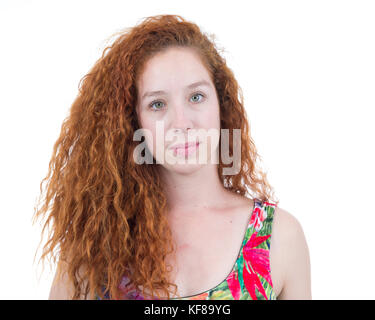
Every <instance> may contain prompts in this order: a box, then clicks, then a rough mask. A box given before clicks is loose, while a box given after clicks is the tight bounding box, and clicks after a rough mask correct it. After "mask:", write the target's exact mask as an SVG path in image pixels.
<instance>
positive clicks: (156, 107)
mask: <svg viewBox="0 0 375 320" xmlns="http://www.w3.org/2000/svg"><path fill="white" fill-rule="evenodd" d="M197 96H202V98H203V97H204V95H203V94H201V93H195V94H194V95H192V97H197ZM201 100H202V99H201ZM201 100H199V99H198V100H197V99H195V101H193V102H200V101H201ZM160 104H164V102H162V101H160V100H155V101H152V102H151V103H150V104H149V108H150V109H152V110H153V111H159V110H161V109H163V107H159V106H160ZM157 105H159V106H157ZM154 106H155V107H154Z"/></svg>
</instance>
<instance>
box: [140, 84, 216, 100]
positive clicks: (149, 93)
mask: <svg viewBox="0 0 375 320" xmlns="http://www.w3.org/2000/svg"><path fill="white" fill-rule="evenodd" d="M199 86H208V87H210V86H211V85H210V83H209V82H208V81H206V80H201V81H197V82H193V83H192V84H189V85H188V86H186V88H187V89H193V88H196V87H199ZM160 94H166V92H165V91H163V90H157V91H149V92H145V93H144V95H143V96H142V99H144V98H145V97H152V96H157V95H160Z"/></svg>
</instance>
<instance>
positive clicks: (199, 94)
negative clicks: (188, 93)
mask: <svg viewBox="0 0 375 320" xmlns="http://www.w3.org/2000/svg"><path fill="white" fill-rule="evenodd" d="M197 96H202V97H204V95H203V94H201V93H196V94H194V95H193V96H192V97H197ZM194 102H199V101H197V100H195V101H194Z"/></svg>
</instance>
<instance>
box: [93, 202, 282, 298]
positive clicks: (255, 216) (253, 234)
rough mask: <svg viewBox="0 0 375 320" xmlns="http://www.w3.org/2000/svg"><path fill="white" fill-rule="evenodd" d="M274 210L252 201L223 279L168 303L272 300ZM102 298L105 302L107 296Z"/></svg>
mask: <svg viewBox="0 0 375 320" xmlns="http://www.w3.org/2000/svg"><path fill="white" fill-rule="evenodd" d="M275 209H276V204H273V203H270V202H267V201H263V202H262V201H261V200H259V199H254V208H253V211H252V214H251V216H250V220H249V223H248V226H247V229H246V232H245V236H244V239H243V242H242V246H241V249H240V252H239V254H238V257H237V260H236V262H235V264H234V266H233V268H232V271H231V272H230V273H229V275H228V276H227V278H226V279H225V280H223V281H222V282H221V283H219V284H218V285H217V286H215V287H214V288H212V289H209V290H208V291H205V292H202V293H199V294H197V295H192V296H186V297H177V298H171V299H170V300H276V294H275V291H274V290H273V284H272V279H271V270H270V259H269V252H270V243H271V232H272V221H273V217H274V213H275ZM128 282H129V279H128V278H127V277H123V279H122V281H121V284H120V289H124V288H125V286H126V285H127V284H128ZM125 291H126V296H124V299H126V300H157V298H152V299H150V298H148V297H144V296H142V294H141V293H140V292H139V291H138V290H132V291H129V290H125V289H124V292H125ZM103 292H104V288H103ZM104 297H105V298H106V299H109V296H108V294H106V295H105V296H104ZM96 299H97V300H100V297H99V296H98V295H96Z"/></svg>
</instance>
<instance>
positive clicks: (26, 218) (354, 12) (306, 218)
mask: <svg viewBox="0 0 375 320" xmlns="http://www.w3.org/2000/svg"><path fill="white" fill-rule="evenodd" d="M156 14H179V15H181V16H183V17H184V18H185V19H187V20H190V21H192V22H195V23H197V24H198V25H199V26H200V27H201V29H202V31H204V32H208V33H214V34H215V35H216V38H217V44H218V45H219V46H221V47H224V48H225V50H226V53H225V58H226V59H227V63H228V66H229V67H230V68H231V69H232V70H233V71H234V74H235V76H236V78H237V80H238V82H239V84H240V86H241V88H242V90H243V93H244V101H245V106H246V109H247V112H248V116H249V120H250V126H251V133H252V136H253V138H254V141H255V143H256V146H257V148H258V151H259V153H260V155H261V156H262V160H263V165H264V168H265V169H266V171H267V172H268V179H269V181H270V183H271V184H272V185H273V186H274V188H275V191H276V195H277V196H278V198H279V199H280V204H279V206H280V207H281V208H283V209H285V210H287V211H288V212H290V213H291V214H292V215H294V216H295V217H296V218H297V219H298V221H299V222H300V223H301V225H302V227H303V230H304V232H305V236H306V239H307V243H308V246H309V251H310V258H311V275H312V295H313V299H374V298H375V293H374V285H375V274H374V272H373V271H374V270H375V258H374V244H375V243H374V237H373V234H374V231H373V228H374V224H375V209H374V206H375V202H374V180H375V169H374V163H375V152H374V142H373V140H374V137H375V129H374V120H375V117H374V113H375V112H374V108H375V90H374V89H375V58H374V57H375V19H374V17H375V4H374V2H373V1H360V0H355V1H343V0H341V1H329V0H324V1H317V0H315V1H230V2H228V1H217V0H216V1H192V0H189V1H184V2H182V1H160V0H159V1H142V0H137V1H109V0H106V1H92V0H91V1H77V0H75V1H66V0H65V1H59V2H58V1H19V0H18V1H14V0H12V1H10V0H9V1H4V0H3V1H1V3H0V36H1V37H0V39H1V40H0V41H1V50H0V85H1V89H0V90H1V100H0V106H1V117H0V121H1V123H0V130H1V132H0V143H1V145H0V146H1V157H0V161H1V163H0V170H1V179H0V181H1V182H0V187H1V190H0V191H1V192H0V195H1V220H0V221H1V222H0V246H1V247H0V250H1V264H0V284H1V290H0V298H1V299H47V298H48V294H49V289H50V285H51V281H52V278H53V274H54V268H55V266H52V267H51V268H48V264H47V266H46V269H45V270H44V272H43V273H41V271H42V268H41V265H39V266H38V265H37V263H36V262H34V260H33V258H34V254H35V251H36V249H37V245H38V243H39V240H40V234H41V226H40V225H38V224H37V225H32V223H31V218H32V215H33V208H34V205H35V202H36V199H37V197H38V196H39V184H40V182H41V180H42V178H44V177H45V175H46V174H47V169H48V163H49V160H50V157H51V154H52V148H53V144H54V142H55V141H56V139H57V138H58V135H59V133H60V129H61V124H62V121H63V119H64V118H65V117H66V116H67V115H68V112H69V109H70V106H71V104H72V102H73V100H74V98H75V96H76V95H77V93H78V83H79V80H80V79H81V78H82V77H83V76H84V75H85V74H86V73H87V72H88V71H89V69H90V68H91V67H92V66H93V64H94V63H95V61H96V60H97V59H99V57H100V56H101V54H102V51H103V50H104V48H105V47H106V46H107V45H108V43H107V42H106V40H107V38H108V37H110V36H111V35H112V34H113V33H115V32H117V31H119V30H120V29H123V28H125V27H131V26H134V25H135V24H136V23H138V22H139V21H141V20H142V19H143V18H144V17H146V16H151V15H156ZM37 257H38V256H37Z"/></svg>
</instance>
